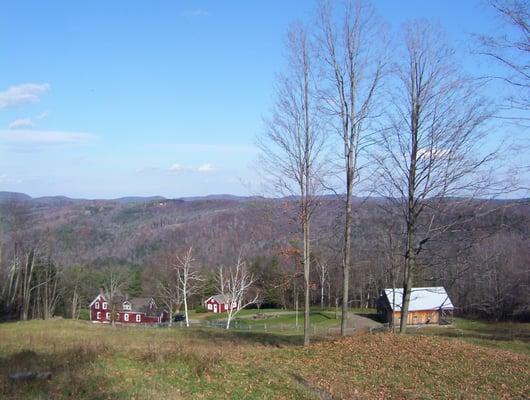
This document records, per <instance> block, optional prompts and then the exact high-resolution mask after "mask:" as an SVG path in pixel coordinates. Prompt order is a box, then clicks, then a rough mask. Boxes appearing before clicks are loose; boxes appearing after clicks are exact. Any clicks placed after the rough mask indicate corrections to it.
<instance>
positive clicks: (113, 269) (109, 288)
mask: <svg viewBox="0 0 530 400" xmlns="http://www.w3.org/2000/svg"><path fill="white" fill-rule="evenodd" d="M102 273H103V275H102V278H103V282H102V288H103V295H104V296H105V298H106V299H107V301H108V302H109V304H110V311H111V319H112V325H114V322H115V317H116V308H117V306H118V303H119V300H120V296H121V295H122V291H123V290H126V289H127V287H128V286H129V284H130V276H129V271H128V270H127V268H125V267H122V266H118V265H110V266H108V267H106V268H105V269H104V270H103V271H102Z"/></svg>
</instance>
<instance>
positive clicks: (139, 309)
mask: <svg viewBox="0 0 530 400" xmlns="http://www.w3.org/2000/svg"><path fill="white" fill-rule="evenodd" d="M117 303H118V305H117V307H116V311H115V313H114V321H115V322H118V323H122V324H157V323H160V322H167V321H169V314H168V312H167V311H166V310H162V309H159V308H157V306H156V303H155V301H154V299H153V298H152V297H145V298H132V299H127V298H123V297H120V298H119V299H117ZM90 320H91V321H92V322H96V323H98V322H99V323H110V322H112V313H111V307H110V304H109V302H108V301H107V299H106V298H105V296H104V295H103V294H100V295H98V296H97V297H96V298H95V299H94V301H93V302H92V303H90Z"/></svg>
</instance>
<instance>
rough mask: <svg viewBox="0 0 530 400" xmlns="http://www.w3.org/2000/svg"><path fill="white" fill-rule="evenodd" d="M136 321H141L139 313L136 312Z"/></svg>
mask: <svg viewBox="0 0 530 400" xmlns="http://www.w3.org/2000/svg"><path fill="white" fill-rule="evenodd" d="M136 322H142V316H141V315H140V314H136Z"/></svg>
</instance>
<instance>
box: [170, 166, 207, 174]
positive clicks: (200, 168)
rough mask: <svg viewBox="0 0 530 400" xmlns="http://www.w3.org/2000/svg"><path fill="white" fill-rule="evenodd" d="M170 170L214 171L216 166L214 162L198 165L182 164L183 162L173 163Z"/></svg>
mask: <svg viewBox="0 0 530 400" xmlns="http://www.w3.org/2000/svg"><path fill="white" fill-rule="evenodd" d="M169 170H170V171H171V172H202V173H207V172H212V171H214V170H215V169H214V167H213V165H212V164H201V165H198V166H194V165H182V164H173V165H172V166H171V167H169Z"/></svg>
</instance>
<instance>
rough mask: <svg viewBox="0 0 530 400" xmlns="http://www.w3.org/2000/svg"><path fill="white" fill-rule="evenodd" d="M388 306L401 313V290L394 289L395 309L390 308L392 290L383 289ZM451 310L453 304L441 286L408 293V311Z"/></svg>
mask: <svg viewBox="0 0 530 400" xmlns="http://www.w3.org/2000/svg"><path fill="white" fill-rule="evenodd" d="M385 296H386V298H387V299H388V304H390V306H391V308H392V309H393V310H394V311H401V305H402V303H403V289H402V288H399V289H398V288H396V296H395V307H392V300H393V298H394V296H393V294H392V289H385ZM439 309H443V310H452V309H453V303H452V302H451V299H450V298H449V295H448V294H447V292H446V291H445V289H444V288H443V287H442V286H434V287H419V288H412V291H411V293H410V303H409V311H420V310H439Z"/></svg>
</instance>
